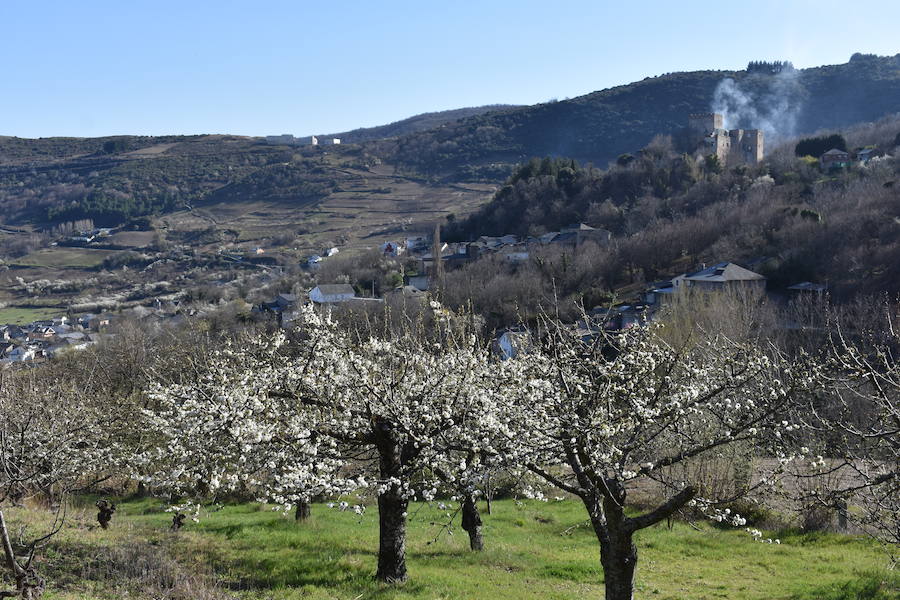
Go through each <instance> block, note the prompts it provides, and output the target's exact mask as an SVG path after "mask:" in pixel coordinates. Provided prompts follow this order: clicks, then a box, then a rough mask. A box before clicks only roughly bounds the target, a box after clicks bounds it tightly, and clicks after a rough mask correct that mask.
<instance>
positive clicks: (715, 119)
mask: <svg viewBox="0 0 900 600" xmlns="http://www.w3.org/2000/svg"><path fill="white" fill-rule="evenodd" d="M724 123H725V119H724V118H723V117H722V115H720V114H719V113H703V114H695V115H690V116H688V129H689V130H690V132H691V134H692V136H693V137H694V139H695V140H696V142H697V149H698V150H699V151H701V152H702V153H703V154H704V155H709V154H715V155H716V157H718V159H719V163H720V164H722V165H725V166H735V165H755V164H757V163H758V162H760V161H762V159H763V132H762V130H761V129H731V130H728V129H725V127H724Z"/></svg>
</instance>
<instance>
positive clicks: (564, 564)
mask: <svg viewBox="0 0 900 600" xmlns="http://www.w3.org/2000/svg"><path fill="white" fill-rule="evenodd" d="M84 505H85V506H88V508H81V509H78V508H76V509H73V511H72V512H70V517H71V518H70V522H69V525H68V527H67V528H66V529H65V530H64V531H63V533H62V534H61V535H60V536H59V537H58V538H56V540H55V541H54V542H53V546H52V548H50V549H48V552H47V555H46V558H45V561H44V562H43V563H42V564H43V565H44V566H43V567H42V569H43V570H44V573H45V575H48V576H49V579H50V587H51V590H52V593H51V594H50V595H49V597H50V598H53V599H56V600H76V599H78V600H87V599H107V598H121V597H126V596H127V597H129V598H139V599H149V598H153V597H166V598H197V599H206V598H209V599H212V598H230V597H237V598H246V599H250V598H253V599H259V598H271V599H279V600H291V599H301V598H303V599H322V600H324V599H327V598H342V599H343V598H346V599H348V600H349V599H352V598H357V599H359V600H363V599H366V598H379V599H409V600H417V599H447V600H450V599H454V600H456V599H458V600H463V599H471V598H484V599H501V598H502V599H506V598H515V599H521V600H526V599H542V600H543V599H566V598H602V596H603V588H602V584H601V582H602V572H601V570H600V568H599V560H598V549H597V543H596V539H595V538H594V536H593V533H592V532H591V531H590V529H589V527H588V526H587V523H586V519H585V513H584V509H583V508H582V506H581V505H580V503H578V502H576V501H572V500H565V501H560V502H550V503H541V502H537V501H526V502H516V501H514V500H504V501H500V502H495V503H494V510H493V514H492V515H484V516H483V518H484V522H485V528H484V532H485V545H486V549H485V551H484V552H481V553H472V552H470V551H469V550H468V542H467V537H466V535H465V533H464V532H462V531H461V530H459V528H458V518H457V519H456V527H454V528H453V529H452V530H451V531H447V530H446V529H443V524H444V523H445V522H446V521H447V517H446V515H447V513H448V511H450V512H452V511H453V510H454V509H453V508H445V509H443V510H441V509H440V508H439V507H438V505H437V503H434V504H431V505H424V504H418V505H415V504H414V505H411V506H410V510H409V514H410V526H409V541H408V547H407V557H408V563H409V573H410V579H409V581H408V582H407V583H406V584H405V585H402V586H398V587H390V586H386V585H383V584H379V583H376V582H375V581H374V580H373V578H372V575H373V573H374V570H375V561H376V553H375V551H376V549H377V546H378V543H377V534H378V524H377V515H376V514H375V508H374V507H369V509H368V510H367V511H366V512H365V513H364V515H363V516H361V517H360V516H358V515H356V514H354V513H353V512H340V511H338V510H337V509H333V508H332V509H329V508H327V507H326V506H324V505H321V504H316V505H314V506H313V510H312V517H311V518H310V520H309V521H307V522H305V523H295V522H294V521H293V519H291V518H289V517H287V516H284V515H282V514H281V513H279V512H275V511H273V510H272V509H271V507H267V506H263V505H259V504H243V505H237V506H228V507H225V508H221V509H219V510H212V511H211V512H208V513H201V519H200V522H199V523H192V522H188V525H187V526H186V527H185V529H183V530H182V531H181V532H179V533H178V534H173V533H170V532H169V531H168V524H169V523H170V522H171V515H170V513H165V512H163V511H162V509H163V504H162V502H161V501H156V500H141V501H131V502H125V503H123V504H121V505H120V509H119V512H118V513H117V514H116V516H115V518H114V521H113V527H112V528H111V529H110V530H108V531H103V530H101V529H99V528H98V527H97V526H96V522H94V521H93V519H94V513H95V512H96V511H95V510H93V507H92V506H90V503H89V502H87V501H85V502H84ZM37 515H38V513H36V512H24V511H18V512H16V511H13V512H12V513H11V514H9V515H8V518H10V517H11V518H12V520H13V522H15V521H16V520H17V519H18V520H20V521H21V520H32V521H34V520H36V519H37V518H38V516H37ZM766 535H767V536H768V535H771V536H772V537H776V536H778V537H779V538H780V541H781V544H778V545H776V544H764V543H759V542H754V541H752V540H751V538H750V536H749V535H747V534H746V533H744V532H743V531H734V530H722V529H715V528H713V527H710V526H708V525H705V524H698V525H697V526H692V525H691V524H687V523H675V525H674V527H673V528H672V529H671V530H670V529H668V528H667V527H666V526H665V524H662V525H660V526H657V527H654V528H652V529H649V530H646V531H643V532H641V534H639V535H638V536H637V538H636V540H637V544H638V548H639V552H640V558H639V567H638V573H637V593H636V597H638V598H659V599H669V600H675V599H686V598H690V599H698V600H699V599H713V598H728V599H732V600H740V599H747V600H749V599H760V600H762V599H766V600H771V599H784V600H813V599H832V600H838V599H844V598H846V599H850V598H860V599H863V598H867V599H882V600H884V599H889V598H897V597H898V593H900V591H898V590H900V588H898V585H900V580H898V578H897V575H896V574H889V573H888V572H887V571H885V570H884V568H885V566H886V564H887V559H886V556H885V555H884V554H882V553H881V552H880V551H879V548H878V547H877V546H876V545H875V544H874V543H872V542H870V541H868V540H866V539H862V538H857V537H853V536H845V535H838V534H827V533H800V532H796V531H781V532H766Z"/></svg>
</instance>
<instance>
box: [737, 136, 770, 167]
mask: <svg viewBox="0 0 900 600" xmlns="http://www.w3.org/2000/svg"><path fill="white" fill-rule="evenodd" d="M728 136H729V137H730V138H731V149H730V151H729V156H728V164H731V165H755V164H758V163H759V162H760V161H762V159H763V150H764V149H763V132H762V130H761V129H732V130H731V131H729V132H728Z"/></svg>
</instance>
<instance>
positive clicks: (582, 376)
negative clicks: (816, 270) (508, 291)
mask: <svg viewBox="0 0 900 600" xmlns="http://www.w3.org/2000/svg"><path fill="white" fill-rule="evenodd" d="M431 312H432V314H431V318H430V319H429V320H428V324H429V325H428V326H427V327H426V326H424V323H425V321H421V322H419V321H416V322H412V323H410V322H409V321H407V322H406V324H405V325H400V326H398V327H396V328H394V329H383V328H377V329H367V328H364V327H359V326H357V327H355V328H348V327H342V326H339V325H338V324H337V323H335V322H333V321H332V320H331V319H330V318H329V316H328V315H325V314H321V313H318V312H316V311H315V310H314V309H312V308H307V309H304V310H303V311H301V314H300V316H299V322H298V323H299V326H298V328H297V330H296V331H295V332H293V333H292V334H291V336H290V337H286V336H284V335H282V334H271V333H269V334H266V335H261V336H260V335H255V334H252V333H249V334H240V335H237V336H234V337H231V338H230V339H226V340H219V341H215V340H212V339H210V337H209V336H208V335H199V336H198V335H193V336H192V337H191V338H190V339H184V340H180V342H179V343H173V342H172V340H171V339H168V338H165V339H162V340H160V341H158V342H157V343H158V344H159V346H157V347H156V348H151V347H148V345H147V343H146V341H145V340H146V338H145V337H142V336H140V335H137V334H134V333H131V332H129V331H127V330H126V331H123V332H122V333H121V334H120V335H119V336H117V337H116V338H115V339H114V340H112V341H111V342H110V344H111V346H110V347H108V348H100V349H99V350H98V351H96V352H97V354H94V353H88V354H87V355H83V356H79V357H78V358H70V359H66V360H71V361H75V362H69V363H65V362H63V363H62V364H52V365H50V366H48V367H47V371H46V372H40V371H26V372H20V373H16V374H14V375H12V376H11V377H10V379H9V380H7V381H5V382H4V385H3V386H2V387H0V408H2V409H3V410H0V467H2V468H0V540H2V541H3V551H4V555H5V564H6V567H7V572H8V575H9V580H10V581H11V582H12V585H13V587H14V589H13V591H11V592H8V595H10V596H12V597H22V598H34V597H37V596H38V595H39V594H40V591H41V589H42V588H43V585H44V584H43V581H42V580H41V578H40V574H39V573H38V572H37V570H36V562H35V560H34V556H35V553H36V552H37V551H38V549H39V547H40V545H41V544H42V543H46V541H47V539H49V538H48V537H45V536H40V537H38V538H37V539H36V540H33V541H32V542H29V543H27V544H25V546H24V547H21V546H20V547H14V545H15V544H17V542H15V540H12V539H11V538H10V535H9V527H8V526H7V525H6V524H5V521H4V520H3V517H2V514H3V506H4V505H6V504H9V503H10V502H21V501H23V499H24V498H27V497H28V496H30V495H35V494H45V495H53V496H56V497H58V496H59V495H60V494H63V493H65V492H66V491H67V490H73V489H76V488H78V489H84V488H85V486H89V485H90V483H91V481H95V480H98V479H102V478H104V477H110V476H112V475H118V476H122V475H126V476H134V477H137V478H139V479H140V481H141V482H143V483H144V484H145V485H146V486H148V487H149V488H150V490H152V492H153V493H157V494H161V495H165V496H166V497H168V498H177V499H178V502H179V505H180V510H181V511H184V510H185V508H186V506H187V505H188V504H190V503H191V502H204V501H209V500H217V499H218V500H222V499H227V498H239V497H244V498H246V497H255V498H258V499H261V500H266V501H270V502H274V503H277V504H280V505H282V506H284V507H285V508H291V507H298V509H297V515H298V517H301V518H302V517H303V516H304V515H306V514H308V506H309V502H310V501H311V500H312V499H314V498H322V497H336V496H339V495H342V494H347V493H350V492H354V493H356V494H364V493H365V491H366V490H368V491H369V492H370V493H371V494H372V495H374V496H375V497H376V498H377V502H376V504H377V510H378V518H379V532H380V534H379V549H378V564H377V571H376V573H377V577H378V578H379V579H381V580H383V581H386V582H401V581H404V580H405V579H406V578H407V577H408V573H407V569H406V561H405V525H406V519H407V510H408V507H409V502H410V501H412V500H417V499H419V500H421V499H424V500H431V499H433V498H435V497H436V496H437V495H438V494H447V495H450V494H452V495H454V496H457V497H458V498H459V502H460V504H461V510H462V513H463V515H462V523H463V527H464V529H466V530H467V531H468V533H469V535H470V539H471V545H472V548H473V549H480V548H482V547H483V546H484V540H483V538H482V532H481V527H480V525H481V522H482V518H481V516H480V515H479V513H478V505H477V498H478V495H479V490H480V489H481V488H482V487H483V482H484V480H485V477H486V475H487V474H490V473H492V472H496V471H497V470H504V471H509V472H512V473H518V474H520V475H522V476H523V479H522V481H523V482H525V481H529V480H526V479H524V474H525V473H528V474H529V477H530V478H531V480H530V481H541V482H543V485H544V486H545V489H556V490H562V491H564V492H568V493H570V494H572V495H573V496H574V497H576V498H578V499H579V500H580V501H581V502H582V503H583V504H584V506H585V510H586V513H587V515H588V518H589V521H590V524H591V527H592V529H593V531H594V532H595V534H596V537H597V543H598V547H599V552H600V560H601V563H602V566H603V570H604V582H605V587H606V598H608V599H610V600H618V599H630V598H632V597H633V589H634V577H635V567H636V565H637V560H638V556H637V549H636V547H635V545H634V541H633V539H634V536H635V535H636V534H639V532H640V530H641V529H644V528H646V527H649V526H652V525H653V524H655V523H658V522H660V521H662V520H664V519H667V518H670V517H671V516H673V515H674V514H675V513H676V512H678V511H680V510H687V509H688V508H689V507H690V509H691V510H693V511H695V512H696V513H698V514H705V515H707V516H709V517H710V518H712V519H714V520H716V521H718V522H726V521H727V522H729V523H731V524H732V525H736V526H742V525H744V524H745V518H744V517H743V516H741V515H740V514H736V512H735V511H734V510H732V509H731V508H730V507H732V506H734V505H733V502H734V501H735V500H736V499H737V498H741V497H746V496H748V495H749V496H751V497H753V498H754V499H756V500H760V499H762V498H764V497H765V496H766V495H767V494H774V493H776V492H779V491H782V493H783V490H786V489H793V488H791V486H782V485H780V483H781V482H782V481H784V480H785V478H789V477H790V478H794V479H797V478H805V479H808V480H811V479H812V478H813V477H815V476H818V475H820V474H822V473H823V472H830V473H834V472H835V471H840V470H843V471H846V473H847V477H844V478H837V479H835V478H829V479H828V481H839V482H840V483H839V484H838V485H836V486H831V487H828V486H819V487H818V488H816V489H815V493H814V494H811V495H809V496H808V497H807V498H806V499H807V500H810V501H814V502H817V503H819V504H820V505H822V506H825V507H828V508H834V507H835V506H837V505H838V504H839V503H840V502H844V503H851V504H853V505H854V511H851V514H852V515H853V517H854V518H856V517H857V516H858V518H859V521H860V524H861V525H862V526H864V527H867V528H869V529H870V530H871V531H872V532H873V533H877V534H880V535H882V536H883V539H885V541H888V542H891V543H894V542H896V540H893V539H890V538H889V537H884V536H886V535H890V532H891V531H894V530H895V529H894V528H896V526H897V522H896V519H897V515H898V514H900V513H898V512H897V509H898V508H900V507H898V506H897V504H896V502H897V498H898V497H900V495H898V494H897V492H898V491H900V489H898V469H897V464H898V463H897V461H898V455H897V444H896V442H897V436H898V432H897V431H896V427H895V423H896V419H897V418H900V415H898V414H897V412H896V406H897V399H898V394H900V378H898V363H897V361H896V360H895V358H894V356H895V354H894V352H895V351H896V349H897V347H898V344H900V337H898V336H897V334H896V333H889V334H887V335H885V334H882V335H881V336H880V337H878V338H865V337H862V336H859V335H854V336H852V337H851V336H849V335H846V336H843V337H841V336H840V335H835V336H834V338H833V339H832V340H831V343H830V344H829V345H826V346H825V351H823V352H822V353H821V355H820V356H819V357H817V358H816V359H815V360H814V359H813V358H812V355H810V354H796V355H794V356H787V355H786V354H785V353H784V352H783V351H779V350H776V349H775V347H774V346H773V345H771V344H764V343H755V342H753V341H752V340H751V339H749V338H742V337H740V336H733V337H731V336H724V335H718V334H711V333H707V334H703V333H702V331H701V330H700V329H696V330H694V331H693V333H691V334H690V335H683V336H676V337H673V336H671V335H669V333H670V332H669V330H668V328H669V326H667V325H654V326H648V327H641V328H636V329H634V330H632V331H630V332H629V333H627V334H624V335H620V336H616V337H614V338H613V337H607V336H603V335H601V334H597V335H594V336H591V337H589V338H584V337H582V336H581V335H580V334H578V333H577V332H575V331H574V330H573V329H571V328H570V327H569V326H567V325H564V324H562V323H560V322H559V321H557V320H555V319H553V318H549V317H548V318H544V319H543V320H542V321H541V323H540V327H539V328H538V329H537V330H536V331H537V333H536V334H535V335H534V337H533V338H532V339H531V342H530V343H529V345H528V347H527V348H523V352H521V353H520V354H519V355H518V356H517V357H515V358H513V359H510V360H507V361H498V360H496V359H495V358H494V357H493V356H492V355H491V353H490V352H489V350H488V347H487V345H486V344H484V343H483V342H482V341H480V339H479V337H478V336H477V335H475V332H474V329H473V327H474V323H473V321H472V319H471V318H470V317H467V316H466V315H454V314H453V313H451V312H449V311H448V310H447V309H446V308H444V307H442V306H441V305H439V304H436V303H435V304H433V305H432V306H431ZM402 322H403V321H402V320H400V321H399V323H402ZM835 331H838V332H839V331H841V330H840V329H837V330H835ZM162 349H164V350H165V351H162V352H161V351H160V350H162ZM80 361H86V362H87V363H94V364H97V365H99V364H103V368H102V369H99V370H98V371H94V370H93V369H92V368H91V364H85V362H80ZM76 365H77V366H78V367H80V368H79V369H77V371H75V372H71V371H70V372H69V374H68V376H67V378H66V376H64V374H65V373H66V368H67V367H68V368H69V369H71V368H72V367H74V366H76ZM88 373H94V375H93V376H90V375H88ZM36 378H39V379H40V381H37V380H36ZM48 387H49V390H51V392H50V393H48V392H47V390H48ZM836 440H839V441H840V443H835V441H836ZM826 449H827V451H826ZM760 457H762V458H771V459H773V460H768V461H762V462H763V463H764V464H765V465H768V466H765V467H757V468H758V469H762V470H763V471H764V472H757V473H754V475H753V476H743V477H741V476H738V475H735V476H734V477H733V478H732V480H731V483H730V485H728V486H721V485H712V484H711V483H710V482H709V481H708V480H706V479H705V478H704V473H705V472H706V469H704V468H703V467H704V465H708V464H710V463H716V462H723V461H731V464H733V465H734V466H735V469H736V471H735V473H737V472H738V471H740V472H745V471H746V469H742V468H740V466H741V464H743V463H749V462H750V461H752V460H753V459H754V458H760ZM843 471H842V472H843ZM638 480H649V481H652V482H654V484H655V486H656V487H657V489H658V490H660V496H659V499H658V502H657V503H656V505H655V506H652V507H651V508H649V509H646V510H643V511H640V512H633V511H631V510H629V511H626V507H627V506H628V500H629V496H628V494H629V489H630V488H631V485H632V484H633V483H634V482H636V481H638ZM523 486H524V489H523V490H522V492H523V493H526V494H529V495H532V496H535V497H540V496H541V495H542V493H543V489H542V488H541V486H537V487H536V486H535V485H534V484H532V483H527V484H523ZM809 489H811V488H810V486H805V487H804V490H809ZM347 508H352V509H353V510H356V511H364V510H366V507H365V506H364V505H357V506H352V507H350V506H347ZM181 514H184V513H183V512H182V513H181ZM178 519H179V516H178V515H177V514H176V521H178ZM183 521H184V519H183V517H181V518H180V522H181V524H183ZM49 533H50V534H52V533H53V532H52V531H51V532H49ZM23 556H24V557H25V558H23Z"/></svg>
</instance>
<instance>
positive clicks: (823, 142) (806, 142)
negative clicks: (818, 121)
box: [794, 133, 847, 158]
mask: <svg viewBox="0 0 900 600" xmlns="http://www.w3.org/2000/svg"><path fill="white" fill-rule="evenodd" d="M832 148H837V149H838V150H843V151H844V152H846V151H847V140H845V139H844V136H842V135H841V134H839V133H833V134H831V135H821V136H819V137H811V138H804V139H802V140H800V141H799V142H797V145H796V146H794V154H796V155H797V156H813V157H816V158H818V157H820V156H822V155H823V154H825V153H826V152H828V151H829V150H831V149H832Z"/></svg>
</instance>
